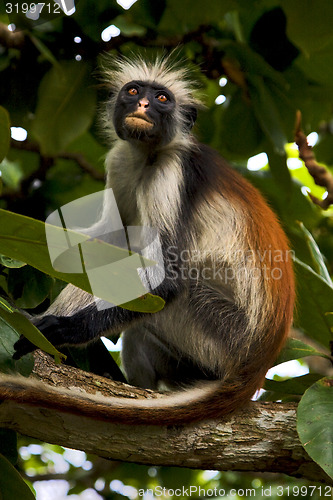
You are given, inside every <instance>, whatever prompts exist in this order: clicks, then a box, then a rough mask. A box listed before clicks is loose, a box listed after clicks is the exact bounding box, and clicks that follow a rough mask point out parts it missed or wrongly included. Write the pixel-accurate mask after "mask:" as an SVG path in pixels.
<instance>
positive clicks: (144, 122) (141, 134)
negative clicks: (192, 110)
mask: <svg viewBox="0 0 333 500" xmlns="http://www.w3.org/2000/svg"><path fill="white" fill-rule="evenodd" d="M175 106H176V102H175V98H174V95H173V94H172V93H171V92H170V91H169V90H168V89H166V88H165V87H163V86H160V85H157V84H155V83H151V82H142V81H132V82H129V83H127V84H126V85H124V87H123V88H122V89H121V91H120V92H119V95H118V99H117V102H116V105H115V111H114V117H113V122H114V126H115V129H116V132H117V134H118V136H119V137H120V138H121V139H125V140H135V141H141V142H147V143H149V144H154V143H155V144H159V145H161V144H166V143H168V142H169V141H170V140H171V139H172V137H173V136H174V134H175V131H176V127H175V123H174V122H175V120H174V115H175Z"/></svg>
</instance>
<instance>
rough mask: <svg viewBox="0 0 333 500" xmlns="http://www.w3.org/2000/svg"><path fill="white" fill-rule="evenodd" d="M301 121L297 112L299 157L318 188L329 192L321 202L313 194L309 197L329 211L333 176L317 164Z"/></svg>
mask: <svg viewBox="0 0 333 500" xmlns="http://www.w3.org/2000/svg"><path fill="white" fill-rule="evenodd" d="M301 119H302V115H301V112H300V111H297V114H296V127H295V128H296V131H295V142H296V144H297V146H298V149H299V157H300V159H301V160H303V161H304V163H305V166H306V168H307V169H308V171H309V174H310V175H311V176H312V177H313V180H314V181H315V183H316V184H317V186H322V187H324V188H326V190H327V197H326V198H325V199H324V200H319V198H316V197H315V196H313V195H312V194H311V193H309V196H310V198H311V200H312V201H313V203H315V204H316V205H319V206H320V207H321V208H322V209H323V210H327V209H328V208H329V207H330V206H331V205H333V176H332V174H331V173H330V172H329V171H328V170H326V168H325V167H322V166H321V165H319V163H317V160H316V157H315V155H314V154H313V151H312V147H311V146H309V145H308V142H307V139H306V135H305V134H304V132H303V131H302V129H301Z"/></svg>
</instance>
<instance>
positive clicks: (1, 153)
mask: <svg viewBox="0 0 333 500" xmlns="http://www.w3.org/2000/svg"><path fill="white" fill-rule="evenodd" d="M9 144H10V121H9V114H8V111H7V110H6V109H5V108H3V107H2V106H0V162H2V160H3V159H4V157H5V156H6V154H7V153H8V150H9Z"/></svg>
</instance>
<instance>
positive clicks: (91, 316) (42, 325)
mask: <svg viewBox="0 0 333 500" xmlns="http://www.w3.org/2000/svg"><path fill="white" fill-rule="evenodd" d="M179 286H181V285H180V283H179V282H178V283H177V282H176V280H174V279H172V278H171V277H170V276H169V277H168V276H167V277H166V278H165V279H164V281H163V283H162V284H161V285H160V286H159V287H158V288H156V289H155V290H154V293H155V294H156V295H158V296H160V297H162V298H163V299H164V300H165V301H166V302H168V301H169V300H171V299H172V298H173V297H174V296H175V295H176V293H177V291H178V290H179ZM146 314H148V313H142V312H138V311H129V310H127V309H123V308H121V307H119V306H115V307H111V308H109V309H103V310H98V309H97V307H96V305H95V304H94V303H93V304H91V305H89V306H87V307H85V308H83V309H81V310H80V311H78V312H76V313H75V314H73V315H72V316H56V315H46V316H44V317H43V318H40V319H38V320H37V321H36V320H35V321H33V322H34V324H35V326H36V327H37V328H38V329H39V330H40V331H41V332H42V333H43V334H44V335H45V337H46V338H47V339H48V340H49V341H50V342H51V344H53V345H54V346H56V347H60V346H64V345H77V344H87V343H89V342H91V341H92V340H94V339H96V338H98V337H100V336H101V335H102V334H103V333H104V332H106V331H107V332H108V334H110V333H112V332H119V331H121V330H123V329H125V328H126V327H127V326H128V325H130V324H131V323H132V322H137V321H139V320H140V319H141V318H143V317H144V316H145V315H146ZM14 349H15V353H14V355H13V358H14V359H20V358H21V357H22V356H23V355H24V354H27V353H29V352H32V351H34V350H35V349H37V347H36V346H35V345H34V344H32V343H31V342H30V341H29V340H28V339H26V338H25V337H24V336H23V335H22V336H21V337H20V339H19V340H18V341H17V342H16V343H15V344H14Z"/></svg>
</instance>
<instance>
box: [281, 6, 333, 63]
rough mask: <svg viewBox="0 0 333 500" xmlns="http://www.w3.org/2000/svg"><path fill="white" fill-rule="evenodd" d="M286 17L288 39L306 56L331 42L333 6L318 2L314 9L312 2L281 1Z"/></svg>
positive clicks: (332, 35)
mask: <svg viewBox="0 0 333 500" xmlns="http://www.w3.org/2000/svg"><path fill="white" fill-rule="evenodd" d="M281 5H282V7H283V10H284V12H285V14H286V16H287V35H288V38H289V39H290V40H291V41H292V42H293V43H294V44H295V45H297V46H298V47H299V48H300V49H301V50H302V51H303V52H305V53H306V55H309V54H311V53H313V52H316V51H317V50H319V49H321V48H323V47H325V45H326V44H327V43H329V42H330V41H331V40H332V37H333V34H332V18H333V4H332V1H331V0H320V3H318V4H317V5H316V7H314V4H313V1H312V0H302V3H301V5H300V2H299V0H281Z"/></svg>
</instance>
